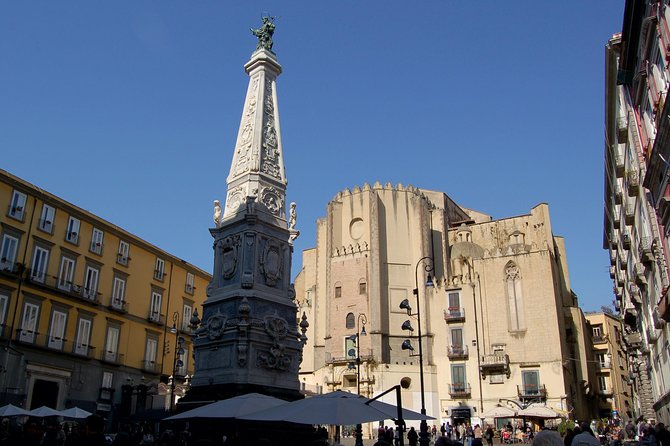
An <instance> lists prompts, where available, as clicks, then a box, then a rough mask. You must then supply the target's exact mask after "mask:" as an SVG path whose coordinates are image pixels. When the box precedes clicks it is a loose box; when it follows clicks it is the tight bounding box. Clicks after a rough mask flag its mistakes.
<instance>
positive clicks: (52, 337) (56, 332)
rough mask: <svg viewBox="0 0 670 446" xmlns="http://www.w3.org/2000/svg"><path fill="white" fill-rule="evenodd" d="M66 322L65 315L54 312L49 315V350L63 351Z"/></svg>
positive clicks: (60, 312)
mask: <svg viewBox="0 0 670 446" xmlns="http://www.w3.org/2000/svg"><path fill="white" fill-rule="evenodd" d="M66 322H67V313H65V312H63V311H58V310H54V312H53V313H52V314H51V328H50V329H49V343H48V347H49V348H53V349H55V350H62V349H63V341H64V337H65V324H66Z"/></svg>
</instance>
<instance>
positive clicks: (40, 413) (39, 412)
mask: <svg viewBox="0 0 670 446" xmlns="http://www.w3.org/2000/svg"><path fill="white" fill-rule="evenodd" d="M26 415H30V416H31V417H39V418H42V417H59V416H61V415H62V414H61V413H60V412H59V411H57V410H56V409H52V408H51V407H47V406H42V407H38V408H37V409H33V410H31V411H30V412H28V413H27V414H26Z"/></svg>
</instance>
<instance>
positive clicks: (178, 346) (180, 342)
mask: <svg viewBox="0 0 670 446" xmlns="http://www.w3.org/2000/svg"><path fill="white" fill-rule="evenodd" d="M177 322H179V313H178V312H177V311H175V312H174V313H172V328H171V329H170V333H174V336H175V349H174V360H173V361H172V381H171V383H170V412H172V408H173V407H174V400H175V394H174V389H175V384H176V381H177V369H179V368H181V367H183V366H184V361H182V360H181V359H180V356H182V355H183V354H184V341H185V339H184V338H183V337H182V336H180V335H179V328H178V327H177Z"/></svg>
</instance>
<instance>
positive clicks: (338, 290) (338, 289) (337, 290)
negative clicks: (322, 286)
mask: <svg viewBox="0 0 670 446" xmlns="http://www.w3.org/2000/svg"><path fill="white" fill-rule="evenodd" d="M335 297H342V287H341V286H336V287H335Z"/></svg>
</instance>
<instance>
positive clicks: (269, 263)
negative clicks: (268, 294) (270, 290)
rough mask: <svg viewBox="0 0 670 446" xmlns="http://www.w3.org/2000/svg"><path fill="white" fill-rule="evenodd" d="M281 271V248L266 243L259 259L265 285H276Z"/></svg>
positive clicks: (275, 244) (271, 243)
mask: <svg viewBox="0 0 670 446" xmlns="http://www.w3.org/2000/svg"><path fill="white" fill-rule="evenodd" d="M283 269H284V265H283V259H282V255H281V247H280V246H279V244H278V243H276V242H272V241H268V243H267V244H266V245H265V252H264V253H263V257H262V259H261V272H262V273H263V276H264V277H265V284H266V285H268V286H275V285H277V282H279V280H280V279H281V275H282V271H283Z"/></svg>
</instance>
